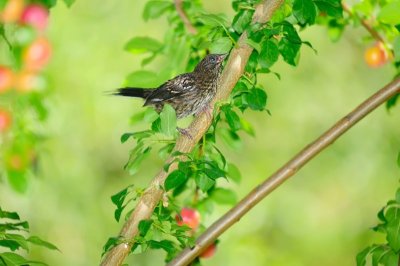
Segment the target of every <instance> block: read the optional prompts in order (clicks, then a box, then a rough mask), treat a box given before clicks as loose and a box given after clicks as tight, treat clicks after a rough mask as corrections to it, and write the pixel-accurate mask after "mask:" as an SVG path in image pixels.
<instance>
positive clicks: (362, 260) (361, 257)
mask: <svg viewBox="0 0 400 266" xmlns="http://www.w3.org/2000/svg"><path fill="white" fill-rule="evenodd" d="M370 250H371V247H367V248H365V249H363V250H362V251H361V252H360V253H358V254H357V257H356V262H357V266H365V264H366V263H367V256H368V254H369V252H370Z"/></svg>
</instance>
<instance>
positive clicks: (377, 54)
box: [364, 43, 389, 67]
mask: <svg viewBox="0 0 400 266" xmlns="http://www.w3.org/2000/svg"><path fill="white" fill-rule="evenodd" d="M364 59H365V62H366V63H367V65H368V66H370V67H380V66H383V65H384V64H385V63H386V62H387V61H388V60H389V54H388V52H387V51H386V49H385V47H384V46H383V44H382V43H377V44H376V45H374V46H372V47H370V48H368V49H367V50H366V51H365V54H364Z"/></svg>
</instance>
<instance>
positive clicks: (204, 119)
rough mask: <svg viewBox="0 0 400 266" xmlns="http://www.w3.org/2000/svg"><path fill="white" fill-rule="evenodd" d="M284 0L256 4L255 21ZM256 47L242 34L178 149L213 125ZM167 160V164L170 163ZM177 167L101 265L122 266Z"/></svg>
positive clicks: (149, 195)
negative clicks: (214, 91)
mask: <svg viewBox="0 0 400 266" xmlns="http://www.w3.org/2000/svg"><path fill="white" fill-rule="evenodd" d="M283 1H284V0H264V1H263V2H261V3H260V4H259V5H258V6H257V7H256V10H255V12H254V15H253V19H252V21H253V23H256V22H257V23H265V22H266V21H268V20H269V19H270V18H271V17H272V15H273V13H274V12H275V10H276V9H278V7H279V6H280V5H282V3H283ZM252 51H253V48H252V47H251V46H249V45H248V44H247V34H246V33H243V34H242V35H241V36H240V38H239V40H238V42H237V46H236V48H235V49H233V50H232V52H231V53H230V56H229V59H228V62H227V64H226V66H225V68H224V71H223V72H222V76H221V79H220V82H219V89H218V92H217V95H216V96H215V98H214V100H213V101H212V102H211V103H210V106H209V110H207V111H205V112H204V113H202V114H200V115H199V116H197V117H196V118H195V119H194V120H193V122H192V123H191V124H190V126H189V128H188V129H187V130H188V133H189V135H190V136H191V138H190V137H187V136H185V135H181V136H179V138H178V140H177V142H176V145H175V150H178V151H181V152H190V151H191V150H192V149H193V148H194V147H195V145H196V144H197V142H198V141H199V140H200V139H201V138H202V136H203V135H204V134H205V132H206V131H207V129H208V128H209V126H210V125H211V122H212V118H211V117H210V116H209V115H208V114H210V113H213V110H212V109H213V108H214V106H215V103H216V102H217V101H220V100H224V99H227V98H228V96H229V94H230V93H231V91H232V89H233V87H234V86H235V84H236V83H237V81H238V80H239V78H240V77H241V76H242V74H243V73H244V67H245V65H246V63H247V61H248V59H249V57H250V54H251V52H252ZM170 161H171V159H168V160H167V162H166V163H168V162H170ZM175 169H176V164H172V165H171V166H170V167H169V172H168V173H167V172H165V171H164V170H162V169H161V170H160V172H159V173H158V174H157V175H156V176H155V177H154V178H153V180H152V182H151V184H150V186H149V187H148V188H147V189H146V191H145V192H144V194H143V195H142V197H141V198H140V199H139V201H138V203H137V205H136V207H135V210H134V211H133V213H132V214H131V216H130V217H129V219H128V220H127V221H126V222H125V224H124V225H123V227H122V229H121V232H120V234H119V236H120V238H121V239H122V240H123V243H120V244H118V245H116V246H114V247H113V248H112V249H111V250H110V251H109V252H108V253H107V254H106V255H105V256H104V258H103V260H102V262H101V266H114V265H121V264H122V262H123V261H124V259H125V258H126V256H127V255H128V254H129V252H130V249H131V247H132V245H133V243H134V238H135V236H137V234H138V224H139V222H140V221H141V220H145V219H149V218H150V217H151V215H152V213H153V211H154V208H155V207H156V205H157V204H158V202H159V201H160V199H161V198H162V195H163V193H164V190H163V184H164V181H165V179H166V178H167V176H168V174H169V173H170V172H172V171H173V170H175Z"/></svg>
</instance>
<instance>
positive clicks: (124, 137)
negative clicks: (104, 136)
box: [121, 133, 133, 143]
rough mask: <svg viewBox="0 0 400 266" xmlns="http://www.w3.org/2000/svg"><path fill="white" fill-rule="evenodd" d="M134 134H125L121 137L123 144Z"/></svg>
mask: <svg viewBox="0 0 400 266" xmlns="http://www.w3.org/2000/svg"><path fill="white" fill-rule="evenodd" d="M132 135H133V134H132V133H124V134H122V136H121V143H125V142H126V141H127V140H128V139H129V138H130V137H131V136H132Z"/></svg>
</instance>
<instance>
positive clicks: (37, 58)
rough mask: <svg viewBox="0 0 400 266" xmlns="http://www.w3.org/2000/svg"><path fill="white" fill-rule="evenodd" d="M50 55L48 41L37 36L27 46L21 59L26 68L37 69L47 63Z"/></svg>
mask: <svg viewBox="0 0 400 266" xmlns="http://www.w3.org/2000/svg"><path fill="white" fill-rule="evenodd" d="M50 56H51V45H50V43H49V42H48V41H47V40H46V39H45V38H39V39H36V40H35V41H34V42H33V43H32V44H31V45H29V46H28V47H27V49H26V50H25V51H24V54H23V59H24V62H25V66H26V68H27V69H28V70H39V69H41V68H43V67H44V66H45V65H46V64H47V62H48V61H49V59H50Z"/></svg>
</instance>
